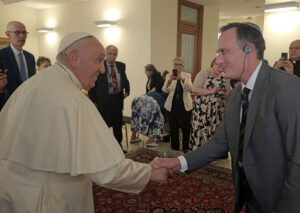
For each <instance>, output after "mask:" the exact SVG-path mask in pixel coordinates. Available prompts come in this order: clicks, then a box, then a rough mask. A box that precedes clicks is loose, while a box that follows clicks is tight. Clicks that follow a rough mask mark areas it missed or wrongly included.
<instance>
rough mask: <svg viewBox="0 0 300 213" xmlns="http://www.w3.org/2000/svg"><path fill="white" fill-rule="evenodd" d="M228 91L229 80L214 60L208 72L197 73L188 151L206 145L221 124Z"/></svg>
mask: <svg viewBox="0 0 300 213" xmlns="http://www.w3.org/2000/svg"><path fill="white" fill-rule="evenodd" d="M229 90H230V85H229V80H228V79H225V77H224V73H222V72H221V69H220V68H219V66H218V65H217V64H216V58H214V60H213V61H212V62H211V65H210V68H209V69H208V70H203V71H201V72H199V73H198V74H197V76H196V78H195V81H194V85H193V92H194V94H195V97H194V100H193V116H192V130H191V136H190V144H189V149H190V150H196V149H197V148H198V147H199V146H201V145H203V144H204V143H206V142H207V141H208V140H209V139H210V138H211V137H212V136H213V135H214V134H215V131H216V129H217V127H218V126H219V125H220V124H221V122H222V118H223V113H224V108H225V97H226V94H227V92H228V91H229Z"/></svg>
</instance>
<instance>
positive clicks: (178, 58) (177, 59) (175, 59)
mask: <svg viewBox="0 0 300 213" xmlns="http://www.w3.org/2000/svg"><path fill="white" fill-rule="evenodd" d="M175 61H182V63H183V64H184V60H183V58H181V57H179V56H177V57H175V58H174V59H173V63H174V62H175Z"/></svg>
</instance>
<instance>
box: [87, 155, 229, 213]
mask: <svg viewBox="0 0 300 213" xmlns="http://www.w3.org/2000/svg"><path fill="white" fill-rule="evenodd" d="M156 156H158V153H157V152H156V151H153V150H149V149H141V150H138V151H136V152H133V153H128V154H127V155H126V157H127V158H130V159H133V160H135V161H139V162H145V163H146V162H150V160H151V159H153V158H154V157H156ZM93 191H94V203H95V212H97V213H100V212H101V213H102V212H118V213H123V212H124V213H125V212H126V213H130V212H132V213H133V212H138V213H144V212H153V213H154V212H155V213H156V212H157V213H162V212H176V213H178V212H199V213H202V212H203V213H204V212H208V213H221V212H222V213H223V212H233V210H234V190H233V184H232V175H231V170H229V169H225V168H221V167H217V166H213V165H209V166H206V167H204V168H202V169H199V170H198V171H195V172H194V173H192V174H189V175H187V174H184V173H181V172H176V173H174V174H173V175H171V176H170V177H169V179H168V182H167V183H166V184H164V185H159V184H157V183H154V182H150V183H149V184H148V185H147V186H146V188H145V189H144V190H143V191H142V192H141V193H140V194H139V195H135V194H127V193H122V192H117V191H113V190H110V189H106V188H102V187H99V186H97V185H94V187H93Z"/></svg>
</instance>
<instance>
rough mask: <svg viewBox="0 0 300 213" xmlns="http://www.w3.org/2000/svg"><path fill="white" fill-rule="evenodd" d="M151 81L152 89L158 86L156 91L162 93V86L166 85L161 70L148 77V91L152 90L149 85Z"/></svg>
mask: <svg viewBox="0 0 300 213" xmlns="http://www.w3.org/2000/svg"><path fill="white" fill-rule="evenodd" d="M150 80H151V82H150V90H152V89H153V88H154V87H155V88H156V92H158V93H162V91H161V88H162V87H163V85H164V79H163V77H162V76H161V75H160V72H154V73H153V74H152V75H151V76H150V78H148V81H147V84H146V92H147V93H148V92H149V91H150V90H149V89H148V87H147V85H148V83H149V81H150Z"/></svg>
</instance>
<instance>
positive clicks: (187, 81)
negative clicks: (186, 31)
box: [162, 57, 193, 152]
mask: <svg viewBox="0 0 300 213" xmlns="http://www.w3.org/2000/svg"><path fill="white" fill-rule="evenodd" d="M173 63H174V64H173V66H174V69H173V71H172V72H171V73H169V74H168V75H167V77H166V81H165V83H164V86H163V88H162V91H163V92H165V93H167V94H168V97H167V100H166V103H165V109H166V110H167V111H168V112H167V113H168V117H169V124H170V132H171V146H172V149H173V150H179V146H180V142H179V135H178V130H179V127H181V130H182V150H183V152H188V145H189V138H190V119H191V112H192V109H193V104H192V97H191V91H192V88H193V84H192V80H191V75H190V74H189V73H186V72H183V71H182V70H183V66H184V61H183V59H182V58H180V57H176V58H174V60H173Z"/></svg>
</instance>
